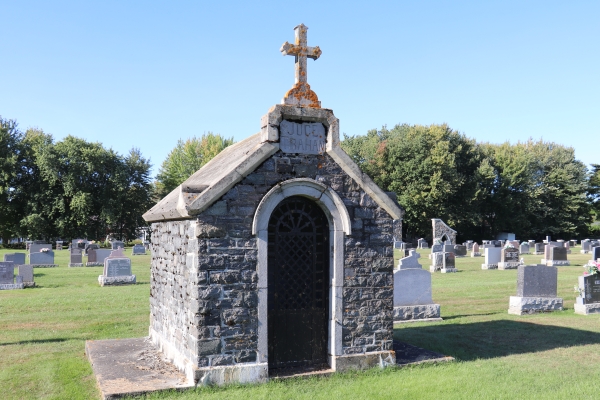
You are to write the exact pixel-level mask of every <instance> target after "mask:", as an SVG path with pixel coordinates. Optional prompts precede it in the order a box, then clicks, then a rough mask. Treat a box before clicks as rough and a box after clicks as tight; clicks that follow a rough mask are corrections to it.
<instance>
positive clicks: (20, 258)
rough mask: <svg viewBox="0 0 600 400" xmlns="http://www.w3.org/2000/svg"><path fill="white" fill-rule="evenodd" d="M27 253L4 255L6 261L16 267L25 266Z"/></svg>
mask: <svg viewBox="0 0 600 400" xmlns="http://www.w3.org/2000/svg"><path fill="white" fill-rule="evenodd" d="M25 256H26V254H25V253H6V254H4V261H10V262H13V263H14V264H15V266H18V265H23V264H25Z"/></svg>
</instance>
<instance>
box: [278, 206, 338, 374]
mask: <svg viewBox="0 0 600 400" xmlns="http://www.w3.org/2000/svg"><path fill="white" fill-rule="evenodd" d="M268 243H269V248H268V286H269V288H268V293H269V295H268V321H269V323H268V335H269V337H268V341H269V370H278V369H282V368H300V367H320V366H326V363H327V337H328V334H327V333H328V324H327V319H328V314H329V223H328V221H327V217H326V216H325V213H324V212H323V211H322V210H321V209H320V208H319V206H318V205H317V204H316V203H315V202H314V201H312V200H309V199H306V198H304V197H300V196H292V197H288V198H286V199H285V200H283V201H282V202H281V203H279V205H278V206H277V208H275V210H274V211H273V214H271V218H270V219H269V242H268Z"/></svg>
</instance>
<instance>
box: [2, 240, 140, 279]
mask: <svg viewBox="0 0 600 400" xmlns="http://www.w3.org/2000/svg"><path fill="white" fill-rule="evenodd" d="M142 249H143V250H144V251H145V247H144V246H142ZM138 252H139V251H138ZM33 254H36V253H33ZM82 254H83V250H82V249H79V248H75V249H71V260H70V261H71V263H69V266H82V265H83V263H82V262H81V261H82ZM77 256H78V258H77ZM100 259H102V262H100ZM77 261H79V262H77ZM72 264H76V265H72ZM86 265H87V266H103V267H104V270H103V274H102V275H99V276H98V283H99V284H100V286H108V285H124V284H134V283H136V276H135V275H133V274H132V272H131V259H129V258H127V257H126V256H125V255H124V254H123V248H122V247H119V248H118V249H117V250H105V249H95V248H90V249H88V262H87V263H86ZM34 266H35V265H32V264H25V253H7V254H5V255H4V261H3V262H0V290H10V289H23V288H25V287H32V286H34V285H35V283H34V279H33V267H34ZM15 268H17V269H18V271H17V274H16V275H15Z"/></svg>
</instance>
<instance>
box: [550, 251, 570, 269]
mask: <svg viewBox="0 0 600 400" xmlns="http://www.w3.org/2000/svg"><path fill="white" fill-rule="evenodd" d="M547 248H548V256H549V258H548V259H547V260H546V265H548V266H555V265H570V263H569V261H568V260H567V248H566V247H553V246H548V247H547Z"/></svg>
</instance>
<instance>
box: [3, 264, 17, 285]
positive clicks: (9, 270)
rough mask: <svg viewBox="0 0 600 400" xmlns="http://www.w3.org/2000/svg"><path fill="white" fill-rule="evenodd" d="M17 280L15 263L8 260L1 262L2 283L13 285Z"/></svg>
mask: <svg viewBox="0 0 600 400" xmlns="http://www.w3.org/2000/svg"><path fill="white" fill-rule="evenodd" d="M14 282H15V265H14V264H13V263H12V262H10V261H8V262H0V284H2V285H7V284H10V285H12V284H13V283H14Z"/></svg>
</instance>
